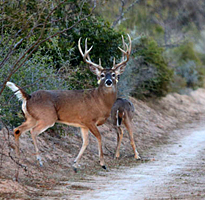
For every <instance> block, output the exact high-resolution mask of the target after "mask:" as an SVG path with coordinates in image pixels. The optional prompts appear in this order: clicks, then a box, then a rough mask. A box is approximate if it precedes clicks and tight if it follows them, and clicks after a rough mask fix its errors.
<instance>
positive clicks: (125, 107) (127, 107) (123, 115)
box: [111, 98, 141, 159]
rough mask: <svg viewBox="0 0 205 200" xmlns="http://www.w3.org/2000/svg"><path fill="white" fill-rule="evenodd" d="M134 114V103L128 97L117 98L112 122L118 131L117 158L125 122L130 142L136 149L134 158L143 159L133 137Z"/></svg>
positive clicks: (112, 111) (112, 112)
mask: <svg viewBox="0 0 205 200" xmlns="http://www.w3.org/2000/svg"><path fill="white" fill-rule="evenodd" d="M133 116H134V105H133V104H132V103H131V102H130V101H128V100H127V99H124V98H117V100H116V101H115V103H114V105H113V107H112V110H111V119H112V123H113V125H114V126H115V129H116V132H117V148H116V153H115V158H119V157H120V145H121V142H122V138H123V129H122V127H121V125H122V124H124V125H125V127H126V129H127V130H128V133H129V138H130V143H131V146H132V148H133V151H134V158H136V159H141V158H140V156H139V153H138V151H137V149H136V146H135V142H134V137H133V123H132V119H133Z"/></svg>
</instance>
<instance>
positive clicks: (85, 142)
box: [73, 128, 89, 172]
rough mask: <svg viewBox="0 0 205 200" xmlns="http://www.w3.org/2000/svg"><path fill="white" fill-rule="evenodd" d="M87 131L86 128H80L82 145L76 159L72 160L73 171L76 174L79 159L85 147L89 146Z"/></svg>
mask: <svg viewBox="0 0 205 200" xmlns="http://www.w3.org/2000/svg"><path fill="white" fill-rule="evenodd" d="M88 131H89V129H88V128H81V135H82V139H83V144H82V147H81V149H80V152H79V153H78V156H77V157H76V159H75V160H74V165H73V167H74V171H75V172H77V167H78V163H79V161H80V158H81V157H82V155H83V153H84V151H85V149H86V147H87V146H88V144H89V138H88V136H89V132H88Z"/></svg>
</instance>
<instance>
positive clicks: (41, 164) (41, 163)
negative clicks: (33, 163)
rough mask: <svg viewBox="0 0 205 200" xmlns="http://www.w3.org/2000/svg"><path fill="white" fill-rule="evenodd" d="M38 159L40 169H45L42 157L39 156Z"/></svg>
mask: <svg viewBox="0 0 205 200" xmlns="http://www.w3.org/2000/svg"><path fill="white" fill-rule="evenodd" d="M36 157H37V160H38V162H39V165H40V167H43V162H42V160H41V156H40V155H37V156H36Z"/></svg>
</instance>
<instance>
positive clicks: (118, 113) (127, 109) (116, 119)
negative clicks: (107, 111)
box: [111, 98, 134, 126]
mask: <svg viewBox="0 0 205 200" xmlns="http://www.w3.org/2000/svg"><path fill="white" fill-rule="evenodd" d="M133 116H134V106H133V104H132V103H131V102H130V101H128V100H127V99H123V98H117V100H116V101H115V103H114V105H113V107H112V111H111V118H112V120H113V124H114V125H115V126H121V124H122V123H123V121H124V120H125V118H127V117H128V118H129V119H132V118H133Z"/></svg>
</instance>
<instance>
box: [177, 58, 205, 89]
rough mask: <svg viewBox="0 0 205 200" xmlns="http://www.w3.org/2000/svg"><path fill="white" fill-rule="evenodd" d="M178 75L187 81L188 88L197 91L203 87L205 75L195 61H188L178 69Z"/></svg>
mask: <svg viewBox="0 0 205 200" xmlns="http://www.w3.org/2000/svg"><path fill="white" fill-rule="evenodd" d="M176 74H177V75H179V76H181V77H182V78H184V79H185V81H186V87H188V88H193V89H196V88H198V87H202V86H203V76H204V73H203V71H202V70H201V68H200V67H198V66H197V64H196V62H195V61H193V60H188V61H186V62H184V63H183V64H182V65H181V66H179V67H177V69H176Z"/></svg>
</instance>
